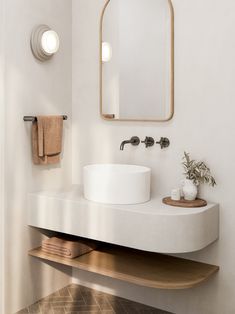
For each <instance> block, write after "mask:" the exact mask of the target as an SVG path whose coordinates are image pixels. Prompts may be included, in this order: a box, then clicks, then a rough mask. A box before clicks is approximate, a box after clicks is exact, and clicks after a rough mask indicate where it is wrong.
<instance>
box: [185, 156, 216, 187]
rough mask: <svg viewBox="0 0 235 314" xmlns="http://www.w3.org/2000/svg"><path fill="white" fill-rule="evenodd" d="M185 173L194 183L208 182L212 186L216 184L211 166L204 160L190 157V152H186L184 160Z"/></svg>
mask: <svg viewBox="0 0 235 314" xmlns="http://www.w3.org/2000/svg"><path fill="white" fill-rule="evenodd" d="M182 165H183V168H184V171H185V172H184V175H185V176H186V179H189V180H192V181H193V182H194V184H196V185H199V184H200V183H206V184H209V185H211V186H215V185H216V181H215V179H214V177H213V176H212V175H211V171H210V168H208V167H207V165H206V164H205V163H204V162H203V161H198V162H197V161H196V160H193V159H190V155H189V153H186V152H184V157H183V162H182Z"/></svg>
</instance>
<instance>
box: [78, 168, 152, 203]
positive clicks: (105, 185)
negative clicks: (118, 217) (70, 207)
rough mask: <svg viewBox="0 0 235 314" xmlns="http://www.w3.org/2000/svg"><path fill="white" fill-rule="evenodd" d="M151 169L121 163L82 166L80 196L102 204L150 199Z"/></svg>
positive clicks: (140, 201)
mask: <svg viewBox="0 0 235 314" xmlns="http://www.w3.org/2000/svg"><path fill="white" fill-rule="evenodd" d="M150 178H151V169H150V168H147V167H142V166H135V165H124V164H95V165H88V166H85V167H84V168H83V180H84V197H85V198H86V199H88V200H90V201H94V202H99V203H105V204H123V205H124V204H139V203H145V202H147V201H149V200H150Z"/></svg>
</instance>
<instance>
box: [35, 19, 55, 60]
mask: <svg viewBox="0 0 235 314" xmlns="http://www.w3.org/2000/svg"><path fill="white" fill-rule="evenodd" d="M59 46H60V39H59V36H58V34H57V33H56V32H55V31H53V30H52V29H50V27H49V26H47V25H39V26H37V27H35V28H34V30H33V31H32V34H31V49H32V52H33V55H34V57H35V58H36V59H38V60H40V61H46V60H49V59H50V58H51V57H52V56H53V55H54V54H55V53H56V52H57V51H58V50H59Z"/></svg>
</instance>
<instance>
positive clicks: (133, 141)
mask: <svg viewBox="0 0 235 314" xmlns="http://www.w3.org/2000/svg"><path fill="white" fill-rule="evenodd" d="M126 144H131V145H133V146H137V145H139V144H140V139H139V138H138V136H132V138H131V139H130V140H125V141H123V142H122V143H121V145H120V150H124V147H125V145H126Z"/></svg>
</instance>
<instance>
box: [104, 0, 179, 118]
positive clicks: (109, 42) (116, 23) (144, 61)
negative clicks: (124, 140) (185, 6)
mask: <svg viewBox="0 0 235 314" xmlns="http://www.w3.org/2000/svg"><path fill="white" fill-rule="evenodd" d="M100 114H101V116H102V118H104V119H106V120H109V121H150V122H163V121H168V120H170V119H171V118H172V117H173V114H174V10H173V5H172V2H171V0H107V1H106V3H105V5H104V8H103V10H102V14H101V19H100Z"/></svg>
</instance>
